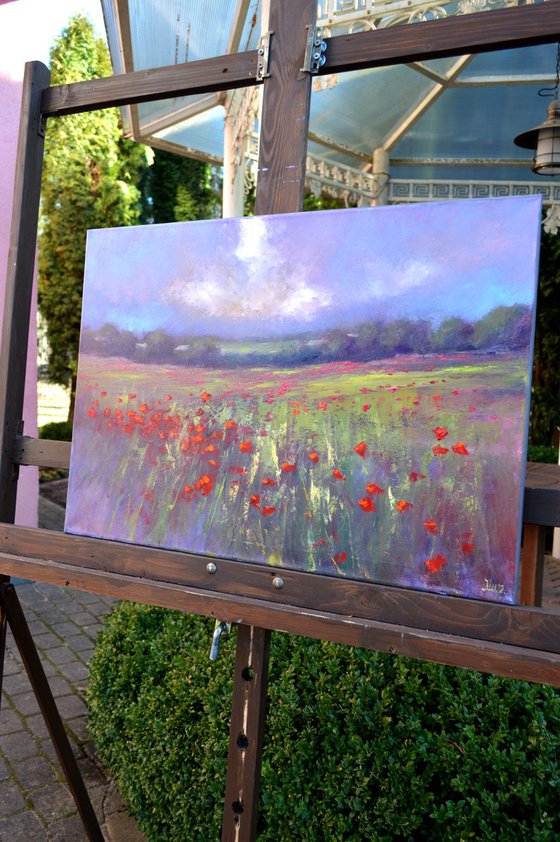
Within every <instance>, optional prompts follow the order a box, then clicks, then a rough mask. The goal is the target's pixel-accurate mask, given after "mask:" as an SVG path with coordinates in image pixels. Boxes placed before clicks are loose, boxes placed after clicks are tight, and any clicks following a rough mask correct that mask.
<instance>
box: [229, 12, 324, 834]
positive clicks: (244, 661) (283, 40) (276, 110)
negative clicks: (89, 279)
mask: <svg viewBox="0 0 560 842" xmlns="http://www.w3.org/2000/svg"><path fill="white" fill-rule="evenodd" d="M285 6H286V3H285V2H283V0H271V5H270V20H269V24H268V29H269V31H270V32H271V33H272V34H271V36H270V49H269V68H268V69H269V73H270V76H268V77H266V78H265V80H264V89H263V92H262V97H263V101H262V109H261V119H260V139H259V165H258V166H259V175H258V180H257V191H256V198H255V213H256V214H271V213H287V212H290V211H299V210H301V208H302V205H303V187H304V180H305V158H306V152H307V133H308V127H309V109H310V101H311V77H310V74H309V73H306V72H302V71H301V67H302V66H303V63H304V56H305V46H306V42H307V33H308V29H307V27H310V26H314V25H315V19H316V13H317V11H316V10H317V3H316V0H298V3H297V4H295V7H294V8H293V10H291V12H290V14H287V13H286V8H285ZM269 648H270V631H269V630H268V629H263V628H258V627H255V626H250V627H249V626H243V625H241V626H239V628H238V632H237V653H236V662H235V673H234V681H233V704H232V713H231V723H230V736H229V750H228V773H227V781H226V795H225V802H224V820H223V825H222V842H230V840H236V842H252V840H254V839H255V835H256V829H257V814H258V797H259V782H260V767H261V755H262V744H263V736H264V723H265V715H266V693H267V685H268V655H269Z"/></svg>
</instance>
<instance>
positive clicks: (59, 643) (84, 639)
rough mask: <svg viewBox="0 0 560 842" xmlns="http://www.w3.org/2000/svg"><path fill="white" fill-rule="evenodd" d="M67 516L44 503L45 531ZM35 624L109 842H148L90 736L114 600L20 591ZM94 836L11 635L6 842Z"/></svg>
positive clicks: (3, 813)
mask: <svg viewBox="0 0 560 842" xmlns="http://www.w3.org/2000/svg"><path fill="white" fill-rule="evenodd" d="M62 521H63V509H62V507H61V506H60V505H58V504H57V503H56V502H53V501H52V500H46V499H44V498H42V499H41V501H40V522H41V526H43V527H44V528H55V529H60V528H61V527H62ZM16 587H17V592H18V595H19V599H20V602H21V604H22V606H23V610H24V612H25V616H26V618H27V622H28V624H29V628H30V630H31V633H32V634H33V637H34V640H35V644H36V646H37V649H38V651H39V655H40V657H41V661H42V664H43V668H44V670H45V673H46V675H47V677H48V679H49V684H50V687H51V690H52V693H53V695H54V697H55V699H56V703H57V707H58V710H59V712H60V715H61V717H62V719H63V721H64V724H65V727H66V731H67V734H68V736H69V738H70V743H71V745H72V748H73V750H74V754H75V757H76V759H77V761H78V766H79V767H80V770H81V772H82V776H83V778H84V781H85V784H86V786H87V789H88V792H89V795H90V798H91V801H92V804H93V807H94V810H95V812H96V815H97V818H98V820H99V822H100V824H101V826H102V830H103V834H104V836H105V839H106V840H107V842H124V840H126V842H142V840H143V839H144V837H143V836H142V835H141V834H140V832H139V831H138V828H137V826H136V824H135V822H134V821H133V819H131V818H130V817H129V816H128V815H127V813H126V811H125V809H124V807H123V806H122V802H121V800H120V796H119V793H118V791H117V789H116V786H115V785H114V783H112V782H111V780H110V779H109V778H108V776H107V775H106V773H105V772H104V770H103V768H102V766H101V764H100V763H99V761H98V760H97V758H96V756H95V751H94V748H93V745H92V743H91V741H90V740H89V738H88V734H87V731H86V713H87V708H86V703H85V690H86V685H87V678H88V666H87V665H88V659H89V657H90V656H91V654H92V652H93V648H94V643H95V638H96V635H97V633H98V631H99V629H100V628H101V626H102V622H103V617H104V616H105V614H107V612H108V611H109V610H110V608H111V606H112V605H113V604H114V600H112V599H109V598H105V597H100V596H97V595H95V594H90V593H85V592H82V591H67V590H65V589H63V588H59V587H55V586H54V585H44V584H34V583H32V582H23V583H17V584H16ZM86 839H87V836H86V833H85V830H84V828H83V825H82V823H81V820H80V818H79V816H78V813H77V810H76V807H75V804H74V801H73V799H72V796H71V795H70V792H69V790H68V787H67V786H66V783H65V779H64V776H63V773H62V770H61V769H60V766H59V764H58V760H57V758H56V754H55V750H54V747H53V745H52V742H51V740H50V737H49V735H48V732H47V729H46V726H45V724H44V721H43V717H42V715H41V713H40V711H39V707H38V704H37V700H36V699H35V695H34V693H33V690H32V689H31V686H30V683H29V680H28V678H27V674H26V672H25V669H24V667H23V665H22V662H21V658H20V656H19V652H18V650H17V646H16V644H15V642H14V640H13V637H12V635H11V633H10V632H8V636H7V644H6V658H5V670H4V682H3V694H2V707H1V709H0V842H47V840H48V842H83V840H86Z"/></svg>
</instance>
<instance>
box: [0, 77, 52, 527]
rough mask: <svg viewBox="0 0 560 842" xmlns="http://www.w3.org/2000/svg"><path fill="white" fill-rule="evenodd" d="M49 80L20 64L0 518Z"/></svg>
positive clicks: (20, 390) (17, 398) (11, 499)
mask: <svg viewBox="0 0 560 842" xmlns="http://www.w3.org/2000/svg"><path fill="white" fill-rule="evenodd" d="M49 79H50V74H49V71H48V70H47V68H46V67H45V66H44V65H43V64H41V63H40V62H32V63H30V64H26V66H25V75H24V80H23V92H22V104H21V117H20V128H19V137H18V149H17V167H16V175H15V182H14V202H13V211H12V227H11V233H10V246H9V252H8V268H7V272H6V292H5V298H4V321H3V327H2V346H1V350H0V430H2V453H1V458H0V518H1V519H2V520H3V521H13V519H14V515H15V507H16V492H17V479H18V470H17V466H15V465H14V461H13V451H14V440H15V436H16V435H17V434H18V433H21V429H20V428H21V423H22V422H21V419H22V418H23V398H24V389H25V369H26V361H27V343H28V337H29V323H30V318H31V301H32V293H33V269H34V266H35V248H36V240H37V223H38V217H39V196H40V192H41V172H42V168H43V146H44V125H43V124H42V122H41V109H40V104H41V96H42V94H43V91H44V89H45V88H47V86H48V84H49Z"/></svg>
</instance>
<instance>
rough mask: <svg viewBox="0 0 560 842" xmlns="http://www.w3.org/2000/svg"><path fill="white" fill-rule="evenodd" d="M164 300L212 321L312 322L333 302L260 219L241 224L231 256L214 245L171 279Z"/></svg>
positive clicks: (228, 252) (328, 294)
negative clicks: (210, 251)
mask: <svg viewBox="0 0 560 842" xmlns="http://www.w3.org/2000/svg"><path fill="white" fill-rule="evenodd" d="M162 298H163V301H164V303H165V304H168V305H172V306H176V307H181V308H182V309H184V310H186V311H188V312H191V313H192V312H193V311H198V312H199V313H201V314H203V315H204V316H210V317H213V318H216V319H245V318H250V319H257V320H264V319H273V318H285V317H290V318H297V319H302V320H304V321H308V320H311V319H312V318H313V317H314V316H315V315H316V314H317V312H318V311H320V310H324V309H325V308H327V307H329V306H330V305H331V303H332V294H331V292H329V291H328V290H327V289H323V288H319V287H316V286H315V285H313V284H312V283H311V282H310V280H309V278H308V277H306V267H305V266H302V265H301V264H300V265H298V264H297V263H294V262H293V261H291V260H290V255H284V254H282V253H281V251H280V250H279V249H278V247H277V246H275V245H274V243H273V241H272V238H271V236H270V232H269V230H268V227H267V223H266V221H265V220H264V219H259V218H252V219H251V220H250V224H247V223H244V224H241V225H240V229H239V238H238V241H237V245H236V247H235V249H234V250H233V254H232V253H231V252H230V251H228V250H226V249H225V248H224V247H219V248H218V249H217V250H216V251H215V252H214V254H213V255H212V257H211V258H209V259H207V260H203V261H200V262H199V263H198V264H197V265H196V266H191V267H189V271H188V272H187V273H186V274H184V275H182V276H181V277H176V278H175V279H174V280H172V281H171V283H170V284H169V285H168V286H167V288H166V289H165V291H164V293H163V296H162Z"/></svg>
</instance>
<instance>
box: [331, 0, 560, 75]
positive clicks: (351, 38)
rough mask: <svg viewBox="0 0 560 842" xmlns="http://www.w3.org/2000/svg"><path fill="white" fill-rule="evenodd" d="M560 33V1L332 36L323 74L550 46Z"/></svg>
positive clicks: (553, 0)
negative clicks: (494, 51) (470, 54)
mask: <svg viewBox="0 0 560 842" xmlns="http://www.w3.org/2000/svg"><path fill="white" fill-rule="evenodd" d="M559 37H560V3H559V2H558V0H550V2H547V3H543V4H538V5H531V6H518V7H515V8H511V9H500V10H495V11H492V12H479V13H477V14H473V15H459V16H456V17H448V18H444V19H443V20H434V21H426V22H424V23H420V24H410V25H408V26H399V27H398V30H397V28H395V27H389V28H387V29H376V30H371V31H369V32H359V33H354V34H352V35H337V36H336V37H333V38H327V39H325V40H326V43H327V50H326V53H325V55H326V59H327V60H326V64H325V65H324V66H323V67H322V68H321V69H320V71H319V73H320V75H323V76H324V75H327V74H329V73H340V72H343V71H346V70H361V69H364V68H367V67H381V66H389V65H393V64H406V63H408V62H413V61H421V60H426V59H435V58H445V57H447V56H455V55H462V54H467V53H482V52H490V51H493V50H505V49H510V48H513V47H528V46H532V45H535V44H550V43H553V42H556V41H558V39H559Z"/></svg>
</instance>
